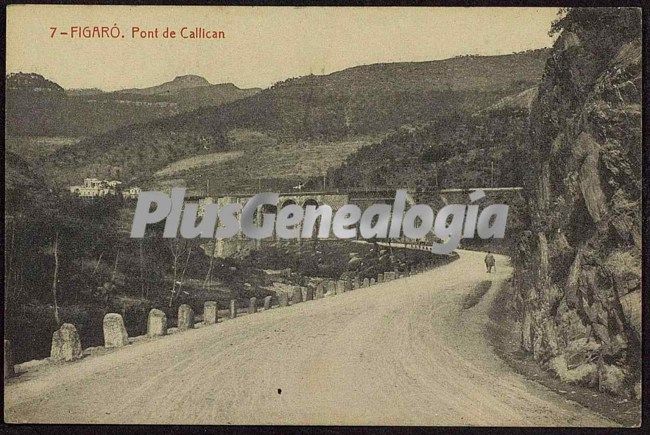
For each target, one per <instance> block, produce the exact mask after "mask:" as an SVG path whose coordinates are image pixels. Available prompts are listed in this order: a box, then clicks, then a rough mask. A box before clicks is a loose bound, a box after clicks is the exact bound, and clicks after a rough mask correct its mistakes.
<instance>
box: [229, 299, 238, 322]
mask: <svg viewBox="0 0 650 435" xmlns="http://www.w3.org/2000/svg"><path fill="white" fill-rule="evenodd" d="M228 315H229V316H230V318H231V319H234V318H235V317H237V301H236V300H234V299H231V300H230V312H229V313H228Z"/></svg>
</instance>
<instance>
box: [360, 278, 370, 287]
mask: <svg viewBox="0 0 650 435" xmlns="http://www.w3.org/2000/svg"><path fill="white" fill-rule="evenodd" d="M369 285H370V280H369V279H368V278H364V279H363V282H362V283H361V287H362V288H363V287H368V286H369Z"/></svg>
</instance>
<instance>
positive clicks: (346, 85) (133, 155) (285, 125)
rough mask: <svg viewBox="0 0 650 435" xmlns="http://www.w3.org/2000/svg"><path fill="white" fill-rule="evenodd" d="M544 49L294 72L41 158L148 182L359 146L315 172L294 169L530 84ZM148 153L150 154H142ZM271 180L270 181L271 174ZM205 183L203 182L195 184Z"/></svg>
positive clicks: (239, 175) (67, 174) (72, 169)
mask: <svg viewBox="0 0 650 435" xmlns="http://www.w3.org/2000/svg"><path fill="white" fill-rule="evenodd" d="M547 53H548V51H547V50H544V49H542V50H534V51H529V52H524V53H518V54H511V55H504V56H483V57H482V56H463V57H457V58H453V59H447V60H440V61H431V62H417V63H394V64H375V65H365V66H359V67H354V68H350V69H346V70H343V71H340V72H336V73H332V74H329V75H326V76H315V75H310V76H306V77H300V78H296V79H290V80H287V81H285V82H281V83H277V84H276V85H274V86H272V87H271V88H269V89H266V90H263V91H261V92H259V93H256V94H254V95H252V96H250V97H248V98H243V99H240V100H237V101H234V102H231V103H229V104H225V105H223V106H221V107H211V108H203V109H200V110H196V111H192V112H186V113H182V114H179V115H176V116H172V117H168V118H164V119H159V120H156V121H152V122H149V123H147V124H146V125H142V126H138V127H136V128H129V129H121V130H118V131H116V132H110V133H107V134H103V135H97V136H94V137H91V138H88V139H86V140H84V141H82V142H80V143H79V144H77V145H74V146H72V147H67V148H66V149H62V150H60V151H58V152H56V153H55V154H54V155H53V156H52V159H49V160H48V161H46V162H43V163H44V164H46V165H49V166H50V167H51V168H53V169H54V171H55V173H54V174H53V175H54V177H55V178H56V179H57V180H59V181H68V182H69V181H70V180H71V179H79V178H81V177H82V176H83V175H86V174H90V173H94V174H95V175H97V176H105V175H106V174H121V175H120V176H122V177H123V178H126V179H130V178H138V179H141V180H144V179H147V178H149V177H150V176H151V175H152V174H153V173H154V172H156V171H158V170H161V169H163V168H164V167H165V166H166V165H168V164H171V163H173V162H174V161H176V160H180V159H184V158H188V157H192V156H195V155H201V154H213V153H215V152H220V151H236V150H242V149H245V150H246V151H250V152H251V153H252V154H257V155H259V153H262V152H263V151H264V150H265V147H268V146H272V147H275V149H276V150H279V151H281V150H283V149H289V150H290V149H292V148H293V147H296V146H298V147H301V146H302V147H307V150H306V151H308V152H312V151H311V148H309V144H311V143H314V144H317V143H323V144H337V143H338V144H345V143H354V144H356V145H354V146H352V147H345V146H337V145H334V148H335V149H336V153H337V157H336V158H325V159H324V165H320V166H319V167H318V168H315V167H314V165H308V167H309V168H310V169H308V170H305V171H302V172H299V173H297V174H296V177H295V178H294V180H295V181H300V179H303V178H308V177H310V176H321V175H322V173H323V171H327V170H329V169H330V168H331V167H335V166H337V165H338V164H339V163H340V162H341V160H342V159H344V158H345V157H346V156H347V155H348V154H350V153H352V152H354V151H355V150H356V149H357V148H358V147H359V146H360V144H359V142H358V141H359V140H362V141H364V143H365V141H368V140H373V139H380V138H381V137H382V136H383V135H385V134H386V133H388V132H390V131H392V130H394V129H397V128H399V127H400V126H402V125H405V124H415V125H417V124H425V123H428V122H430V121H431V120H433V119H436V118H438V117H441V116H448V115H450V114H459V115H465V114H470V113H474V112H476V111H478V110H481V109H483V108H486V107H489V106H490V105H492V104H494V103H496V102H498V101H499V100H501V99H502V98H504V97H506V96H508V95H512V94H516V93H519V92H522V91H525V90H526V89H529V88H531V87H532V86H534V85H536V84H537V83H538V81H539V79H540V77H541V74H542V70H543V64H544V62H545V60H546V56H547ZM193 89H201V90H205V89H209V87H207V86H202V87H198V88H193ZM179 93H182V92H181V91H179ZM232 131H245V132H248V133H251V135H249V136H250V137H251V138H258V136H260V135H261V136H262V137H264V138H266V139H265V140H263V141H259V140H257V139H252V142H251V143H248V142H245V141H242V140H239V141H232V140H229V139H228V138H229V137H231V136H232V134H231V133H230V132H232ZM160 150H163V151H164V152H163V153H162V154H161V153H159V151H160ZM165 150H166V151H165ZM150 152H151V153H153V158H147V157H146V156H149V155H150ZM281 154H282V153H281ZM285 155H286V159H281V161H280V162H279V163H281V164H282V166H283V167H288V168H292V167H294V166H295V165H296V164H298V160H296V156H297V154H296V153H295V152H292V151H289V152H288V153H285ZM247 159H249V160H250V162H248V164H246V163H247V162H243V164H242V166H243V168H244V169H243V170H241V169H240V170H239V171H234V172H235V173H234V174H232V175H233V176H234V177H235V178H234V179H232V180H231V179H228V180H229V182H231V183H232V184H234V185H235V186H237V185H242V183H244V184H246V183H248V182H249V181H250V179H251V178H255V177H256V176H255V175H252V172H253V171H255V169H256V167H257V166H256V164H255V163H254V160H255V158H254V157H251V156H247ZM242 166H239V168H242ZM204 169H205V170H206V171H210V170H211V167H210V166H206V167H204ZM212 173H213V175H212V181H211V185H212V186H218V185H223V184H224V182H225V181H226V179H225V178H224V177H220V176H219V172H218V171H216V170H215V168H212ZM264 176H265V175H262V176H261V177H264ZM271 176H272V174H271ZM283 177H284V175H283ZM195 178H196V177H195ZM268 182H269V185H274V181H273V180H268ZM288 182H293V181H288ZM205 184H206V182H205V180H201V181H200V183H198V185H199V186H205Z"/></svg>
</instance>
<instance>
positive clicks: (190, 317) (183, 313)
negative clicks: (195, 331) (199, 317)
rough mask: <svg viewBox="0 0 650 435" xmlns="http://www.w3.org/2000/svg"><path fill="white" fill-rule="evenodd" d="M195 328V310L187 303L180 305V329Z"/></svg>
mask: <svg viewBox="0 0 650 435" xmlns="http://www.w3.org/2000/svg"><path fill="white" fill-rule="evenodd" d="M192 328H194V310H193V309H192V307H190V306H189V305H187V304H183V305H181V306H180V307H178V330H179V331H186V330H188V329H192Z"/></svg>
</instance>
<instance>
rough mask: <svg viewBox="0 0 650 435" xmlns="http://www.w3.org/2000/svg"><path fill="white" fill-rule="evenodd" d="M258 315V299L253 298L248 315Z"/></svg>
mask: <svg viewBox="0 0 650 435" xmlns="http://www.w3.org/2000/svg"><path fill="white" fill-rule="evenodd" d="M255 313H257V298H255V297H252V298H251V299H250V302H249V303H248V314H255Z"/></svg>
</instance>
